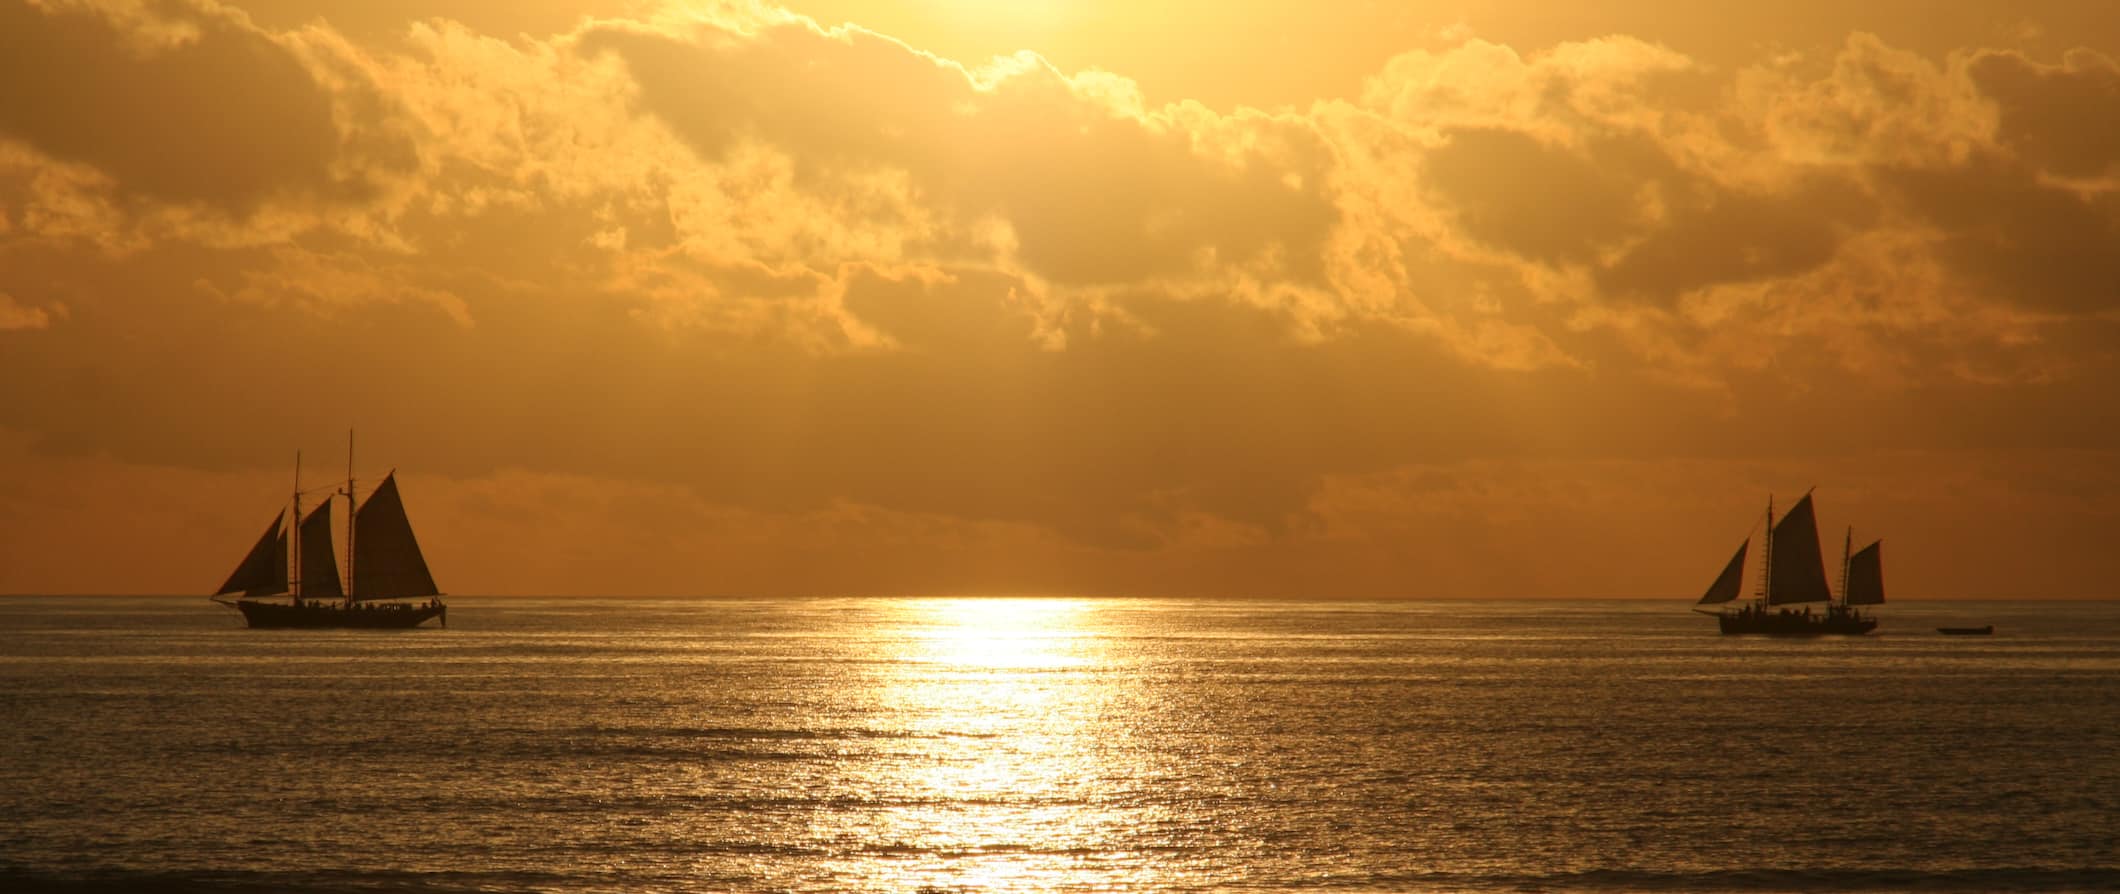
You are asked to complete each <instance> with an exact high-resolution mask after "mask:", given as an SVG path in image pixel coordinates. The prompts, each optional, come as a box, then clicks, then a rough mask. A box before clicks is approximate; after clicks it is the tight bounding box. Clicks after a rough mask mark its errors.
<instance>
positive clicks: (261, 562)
mask: <svg viewBox="0 0 2120 894" xmlns="http://www.w3.org/2000/svg"><path fill="white" fill-rule="evenodd" d="M281 522H282V519H281V517H280V516H278V515H275V516H273V517H272V524H271V525H268V526H266V528H265V534H264V536H262V537H259V538H258V545H256V546H253V547H251V548H250V555H247V556H244V557H243V561H242V563H241V564H238V565H237V566H236V570H235V571H233V572H231V573H230V574H229V575H228V581H227V582H226V583H223V584H222V585H221V589H219V590H215V591H214V595H216V596H219V595H223V594H226V593H242V594H243V595H245V596H258V595H263V594H267V593H278V592H280V591H282V590H285V589H286V588H287V537H286V535H285V534H284V533H282V532H281V530H280V524H281Z"/></svg>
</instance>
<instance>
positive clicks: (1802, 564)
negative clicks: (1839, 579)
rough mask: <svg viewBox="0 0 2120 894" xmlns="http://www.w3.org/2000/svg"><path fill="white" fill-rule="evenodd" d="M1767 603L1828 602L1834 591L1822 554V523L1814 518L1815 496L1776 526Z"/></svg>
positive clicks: (1802, 501)
mask: <svg viewBox="0 0 2120 894" xmlns="http://www.w3.org/2000/svg"><path fill="white" fill-rule="evenodd" d="M1767 574H1768V577H1767V586H1768V590H1767V602H1768V604H1771V605H1788V604H1790V603H1796V602H1826V601H1829V600H1831V599H1832V598H1833V591H1832V590H1831V589H1829V588H1828V587H1827V586H1826V563H1825V557H1824V556H1823V555H1821V554H1820V553H1819V551H1818V519H1817V518H1815V517H1814V516H1813V515H1812V514H1811V495H1810V494H1805V495H1804V497H1803V499H1801V500H1797V501H1796V505H1795V506H1794V507H1793V508H1791V509H1790V510H1789V514H1788V515H1785V516H1782V519H1781V521H1780V522H1778V523H1776V524H1775V525H1774V563H1773V567H1772V568H1770V569H1769V570H1768V572H1767Z"/></svg>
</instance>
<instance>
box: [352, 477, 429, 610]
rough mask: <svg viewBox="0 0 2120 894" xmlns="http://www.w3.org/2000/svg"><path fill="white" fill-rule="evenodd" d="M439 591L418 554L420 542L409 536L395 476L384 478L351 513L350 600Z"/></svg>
mask: <svg viewBox="0 0 2120 894" xmlns="http://www.w3.org/2000/svg"><path fill="white" fill-rule="evenodd" d="M440 592H441V591H440V590H437V589H435V587H434V575H432V574H429V573H428V572H427V559H426V557H425V556H422V555H420V542H419V541H418V540H417V539H415V538H414V537H413V536H412V522H411V520H409V519H407V518H406V517H405V502H404V500H402V499H400V498H399V497H398V489H397V476H396V475H389V476H385V477H384V478H383V485H382V486H381V487H378V488H376V489H375V493H374V494H371V495H370V496H369V497H368V502H366V503H363V504H361V510H360V511H359V512H357V513H355V514H354V521H353V598H355V599H388V598H390V597H393V596H433V595H435V594H437V593H440Z"/></svg>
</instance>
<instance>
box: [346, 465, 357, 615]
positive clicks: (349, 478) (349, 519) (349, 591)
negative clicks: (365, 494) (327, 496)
mask: <svg viewBox="0 0 2120 894" xmlns="http://www.w3.org/2000/svg"><path fill="white" fill-rule="evenodd" d="M353 513H354V497H353V429H350V428H349V429H347V430H346V607H347V608H352V607H353V523H354V521H355V519H354V517H353Z"/></svg>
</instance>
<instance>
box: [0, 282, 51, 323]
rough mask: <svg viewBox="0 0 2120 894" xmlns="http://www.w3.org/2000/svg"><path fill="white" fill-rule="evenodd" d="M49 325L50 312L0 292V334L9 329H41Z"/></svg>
mask: <svg viewBox="0 0 2120 894" xmlns="http://www.w3.org/2000/svg"><path fill="white" fill-rule="evenodd" d="M62 314H63V309H62ZM51 324H52V314H51V312H50V311H47V310H45V309H44V308H41V307H32V306H29V305H25V304H22V303H20V302H18V301H16V300H15V298H14V296H13V295H9V294H8V293H6V292H0V332H5V331H7V330H10V329H43V328H45V327H47V326H50V325H51Z"/></svg>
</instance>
